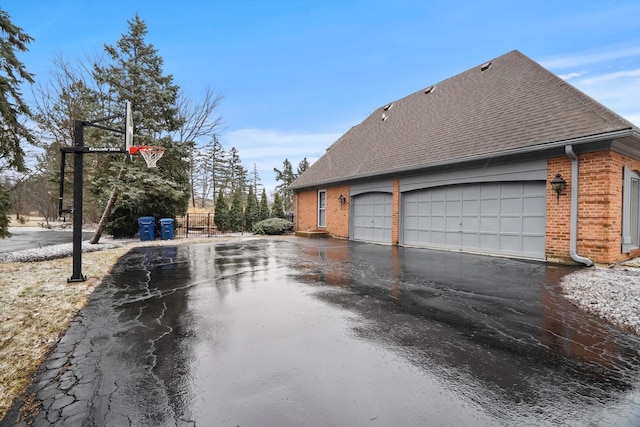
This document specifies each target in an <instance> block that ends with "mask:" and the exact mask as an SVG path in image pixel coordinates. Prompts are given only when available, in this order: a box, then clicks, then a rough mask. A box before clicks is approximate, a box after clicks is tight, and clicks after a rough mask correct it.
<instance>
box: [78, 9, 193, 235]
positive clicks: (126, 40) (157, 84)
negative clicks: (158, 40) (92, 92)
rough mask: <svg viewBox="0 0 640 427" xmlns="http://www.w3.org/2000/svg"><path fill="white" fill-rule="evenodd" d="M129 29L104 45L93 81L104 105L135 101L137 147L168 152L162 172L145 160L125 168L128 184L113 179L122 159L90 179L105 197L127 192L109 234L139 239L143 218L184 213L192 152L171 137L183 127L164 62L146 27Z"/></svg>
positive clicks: (136, 22)
mask: <svg viewBox="0 0 640 427" xmlns="http://www.w3.org/2000/svg"><path fill="white" fill-rule="evenodd" d="M128 25H129V31H128V32H127V33H126V34H123V35H122V37H121V38H120V40H119V41H118V42H117V44H116V45H115V46H110V45H105V52H106V54H107V56H108V59H109V62H108V63H107V64H106V65H104V66H103V65H102V64H95V65H94V73H93V77H94V79H95V81H96V83H97V85H98V87H99V95H101V101H102V103H103V105H105V106H110V105H111V104H112V103H113V102H115V103H117V105H124V103H125V101H130V102H131V106H132V112H133V123H134V142H135V144H136V145H156V146H163V147H165V148H166V151H165V154H164V156H163V158H162V159H161V160H160V161H159V162H158V168H157V169H152V170H150V169H147V167H146V165H144V164H143V163H142V161H141V159H139V158H134V161H133V162H132V163H131V164H130V165H128V166H126V169H125V173H126V177H125V179H124V182H118V180H117V179H116V180H114V179H113V177H114V176H121V174H120V173H119V172H118V171H119V170H120V169H121V168H122V160H121V159H120V160H118V161H117V162H116V163H115V164H110V165H109V164H105V165H102V167H99V168H96V169H97V170H96V171H95V172H96V175H95V176H94V177H93V178H92V179H91V182H92V185H93V188H94V189H95V191H96V193H101V194H104V197H106V194H105V192H106V191H109V190H110V189H112V188H114V186H117V187H116V188H118V189H119V191H120V193H122V197H121V198H120V200H121V203H120V204H119V205H118V207H117V208H116V209H115V210H114V211H113V213H112V215H110V216H109V218H110V220H111V221H112V222H111V224H110V225H109V227H108V229H110V230H111V232H112V233H113V234H114V235H116V234H119V235H122V234H124V235H127V234H131V235H133V234H135V231H136V230H137V218H138V217H139V216H143V215H144V216H147V215H152V216H156V217H163V216H166V217H175V216H177V215H181V214H184V213H185V212H186V209H187V205H188V201H189V193H190V188H189V186H190V179H189V178H190V177H189V162H188V159H189V147H188V145H186V144H179V143H175V142H174V141H172V138H171V136H170V134H171V132H175V131H176V130H177V129H179V128H180V126H181V125H182V123H183V121H182V119H181V118H180V116H179V114H178V108H177V105H176V100H177V96H178V90H179V88H178V86H177V85H175V84H174V83H173V77H172V76H171V75H168V76H164V75H163V74H162V65H163V60H162V58H161V57H160V56H158V53H157V51H156V50H155V49H154V48H153V46H152V45H151V44H148V43H146V42H145V40H144V39H145V36H146V35H147V26H146V24H145V23H144V22H143V21H142V20H141V19H140V18H139V17H138V15H136V16H135V17H134V18H133V20H131V21H129V22H128ZM116 195H117V194H116ZM124 201H126V203H122V202H124ZM118 228H120V230H118ZM96 234H98V232H96ZM93 240H96V239H95V237H94V239H93ZM93 240H92V241H93Z"/></svg>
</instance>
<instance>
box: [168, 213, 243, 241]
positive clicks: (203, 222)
mask: <svg viewBox="0 0 640 427" xmlns="http://www.w3.org/2000/svg"><path fill="white" fill-rule="evenodd" d="M213 216H214V215H213V214H212V213H188V214H186V215H184V216H177V217H176V219H175V224H174V235H175V237H184V238H189V237H213V236H223V235H225V236H227V235H229V234H230V233H223V232H221V231H219V230H218V227H216V225H215V224H214V222H213ZM247 233H248V234H251V233H249V232H247V231H238V232H235V233H231V234H233V235H238V234H240V235H245V234H247Z"/></svg>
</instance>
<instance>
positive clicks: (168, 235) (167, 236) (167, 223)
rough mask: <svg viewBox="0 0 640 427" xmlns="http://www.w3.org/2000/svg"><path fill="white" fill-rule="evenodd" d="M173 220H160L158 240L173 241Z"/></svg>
mask: <svg viewBox="0 0 640 427" xmlns="http://www.w3.org/2000/svg"><path fill="white" fill-rule="evenodd" d="M173 235H174V229H173V218H161V219H160V238H161V239H162V240H173Z"/></svg>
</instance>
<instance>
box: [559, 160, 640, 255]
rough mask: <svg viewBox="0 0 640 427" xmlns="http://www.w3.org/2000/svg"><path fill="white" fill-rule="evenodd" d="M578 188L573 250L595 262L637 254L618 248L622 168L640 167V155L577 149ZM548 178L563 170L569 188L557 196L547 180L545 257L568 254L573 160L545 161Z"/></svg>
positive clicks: (620, 224)
mask: <svg viewBox="0 0 640 427" xmlns="http://www.w3.org/2000/svg"><path fill="white" fill-rule="evenodd" d="M578 161H579V168H578V169H579V176H578V180H579V186H580V188H579V190H578V228H577V239H576V240H577V242H576V243H577V245H576V246H577V248H576V249H577V253H578V255H580V256H583V257H587V258H589V259H591V260H592V261H593V262H596V263H615V262H618V261H621V260H624V259H628V258H630V257H635V256H638V255H640V250H635V251H632V253H630V254H626V253H622V246H621V235H622V204H623V201H622V182H623V168H624V166H628V167H630V168H631V169H634V170H638V169H640V161H638V160H633V159H631V158H629V157H627V156H624V155H622V154H619V153H616V152H613V151H600V152H596V153H586V154H580V155H579V156H578ZM547 166H548V176H547V182H549V181H551V180H552V179H553V178H554V177H555V175H556V173H560V174H562V177H563V178H564V179H565V180H566V181H567V188H566V189H565V191H564V192H563V194H562V195H561V196H560V202H559V203H558V202H557V201H556V200H557V199H556V195H555V193H554V192H553V190H552V189H551V186H550V185H549V186H548V193H547V235H546V254H547V258H548V259H549V260H552V261H555V260H570V258H571V256H570V253H569V233H570V226H571V224H570V215H571V212H570V209H571V185H572V183H571V160H570V159H569V158H568V157H556V158H551V159H549V160H548V161H547Z"/></svg>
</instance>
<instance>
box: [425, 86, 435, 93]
mask: <svg viewBox="0 0 640 427" xmlns="http://www.w3.org/2000/svg"><path fill="white" fill-rule="evenodd" d="M433 88H434V86H429V87H428V88H426V89H425V90H424V93H426V94H430V93H431V92H433Z"/></svg>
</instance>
